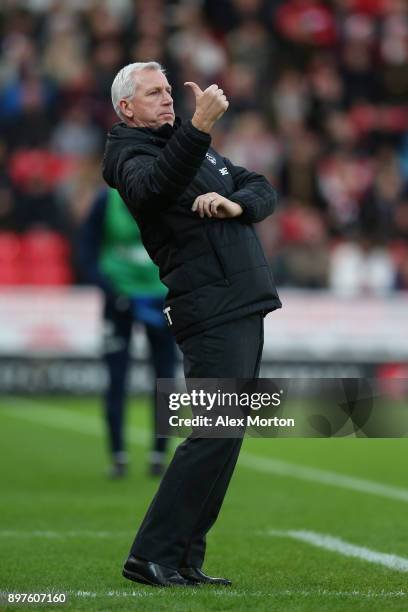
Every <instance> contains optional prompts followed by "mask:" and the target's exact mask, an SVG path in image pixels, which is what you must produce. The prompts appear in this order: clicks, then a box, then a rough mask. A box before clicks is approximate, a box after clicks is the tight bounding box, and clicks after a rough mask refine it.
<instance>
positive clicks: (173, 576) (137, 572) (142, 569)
mask: <svg viewBox="0 0 408 612" xmlns="http://www.w3.org/2000/svg"><path fill="white" fill-rule="evenodd" d="M122 575H123V576H124V577H125V578H128V579H129V580H133V581H134V582H141V583H142V584H149V585H151V586H159V587H167V586H195V585H193V584H192V583H191V582H190V581H189V580H186V579H185V578H183V577H182V576H180V574H179V573H178V571H177V570H176V569H172V568H171V567H165V566H164V565H159V564H158V563H153V562H152V561H145V560H144V559H138V558H137V557H133V556H132V555H131V556H130V557H129V559H128V560H127V561H126V563H125V565H124V568H123V572H122Z"/></svg>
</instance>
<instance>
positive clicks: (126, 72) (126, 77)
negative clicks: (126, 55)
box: [111, 62, 165, 121]
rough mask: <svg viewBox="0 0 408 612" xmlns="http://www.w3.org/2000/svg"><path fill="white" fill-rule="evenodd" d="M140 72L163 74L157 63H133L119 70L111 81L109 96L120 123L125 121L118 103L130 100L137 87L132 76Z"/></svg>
mask: <svg viewBox="0 0 408 612" xmlns="http://www.w3.org/2000/svg"><path fill="white" fill-rule="evenodd" d="M141 70H160V72H162V73H163V74H165V70H164V68H163V66H161V65H160V64H159V63H158V62H135V63H134V64H128V65H127V66H125V67H124V68H122V70H119V72H118V74H117V75H116V76H115V78H114V80H113V83H112V88H111V94H112V104H113V108H114V109H115V113H116V114H117V116H118V117H119V119H122V121H123V120H124V119H125V117H124V116H123V115H122V111H121V110H120V105H119V102H120V101H121V100H126V99H127V98H131V97H132V96H133V95H134V93H135V89H136V85H137V83H136V80H135V78H134V74H135V73H136V72H140V71H141Z"/></svg>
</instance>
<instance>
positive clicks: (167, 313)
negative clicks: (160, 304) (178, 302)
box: [163, 306, 173, 325]
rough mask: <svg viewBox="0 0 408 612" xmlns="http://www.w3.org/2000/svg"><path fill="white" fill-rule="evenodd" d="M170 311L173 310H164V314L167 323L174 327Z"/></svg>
mask: <svg viewBox="0 0 408 612" xmlns="http://www.w3.org/2000/svg"><path fill="white" fill-rule="evenodd" d="M170 310H171V306H167V308H164V310H163V313H164V316H165V317H166V319H167V323H168V324H169V325H173V321H172V320H171V316H170Z"/></svg>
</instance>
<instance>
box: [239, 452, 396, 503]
mask: <svg viewBox="0 0 408 612" xmlns="http://www.w3.org/2000/svg"><path fill="white" fill-rule="evenodd" d="M240 465H242V466H243V467H246V468H251V469H253V470H257V471H258V472H265V473H267V474H274V475H275V476H284V477H285V478H287V477H291V478H297V479H299V480H306V481H310V482H316V483H318V484H323V485H329V486H331V487H338V488H341V489H348V490H352V491H358V492H359V493H370V494H372V495H377V496H379V497H387V498H389V499H396V500H398V501H403V502H408V489H403V488H401V487H394V486H392V485H387V484H382V483H380V482H375V481H374V480H366V479H365V478H358V477H356V476H347V475H345V474H339V473H338V472H330V471H329V470H321V469H319V468H313V467H309V466H303V465H299V464H296V463H289V462H287V461H281V460H280V459H272V458H269V457H256V456H255V455H250V454H248V453H245V452H244V453H241V455H240Z"/></svg>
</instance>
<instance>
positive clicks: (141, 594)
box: [66, 588, 408, 599]
mask: <svg viewBox="0 0 408 612" xmlns="http://www.w3.org/2000/svg"><path fill="white" fill-rule="evenodd" d="M172 592H174V591H172ZM178 592H179V591H178ZM186 592H190V591H186ZM66 593H67V595H69V596H71V597H78V598H80V597H83V598H86V597H92V598H96V597H117V598H121V597H125V598H129V597H134V598H139V599H140V598H146V597H156V596H157V595H161V594H163V593H166V596H167V594H168V593H169V592H168V591H167V590H166V591H164V590H162V589H150V590H145V589H143V590H141V591H118V590H114V591H106V592H95V591H73V590H71V591H66ZM206 593H207V594H210V593H211V595H216V596H222V598H223V599H224V598H225V597H248V595H250V596H251V597H269V598H270V597H271V596H272V595H273V597H274V598H276V597H288V596H289V597H316V596H320V597H334V598H336V599H337V598H358V599H362V598H363V599H399V598H405V597H407V595H408V592H407V591H384V590H381V591H358V590H354V591H329V590H328V589H284V590H276V591H275V590H271V591H247V590H240V591H238V590H235V589H225V588H222V589H214V588H211V591H206Z"/></svg>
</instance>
